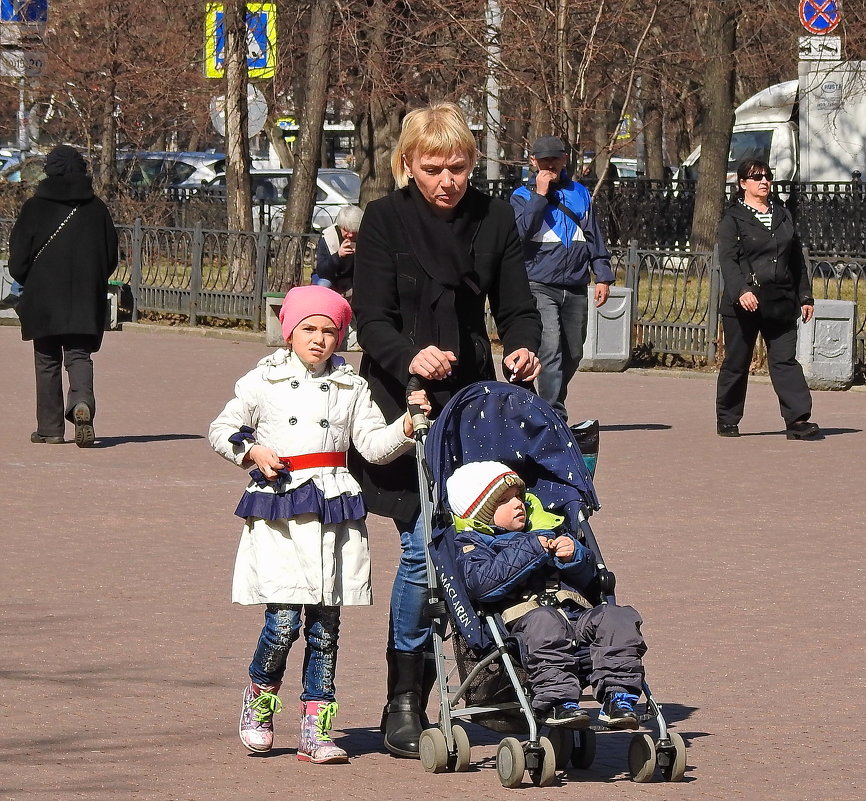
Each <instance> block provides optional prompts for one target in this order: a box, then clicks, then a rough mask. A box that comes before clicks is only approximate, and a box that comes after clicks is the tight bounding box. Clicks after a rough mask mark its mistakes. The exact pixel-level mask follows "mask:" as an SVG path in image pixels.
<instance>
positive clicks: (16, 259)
mask: <svg viewBox="0 0 866 801" xmlns="http://www.w3.org/2000/svg"><path fill="white" fill-rule="evenodd" d="M73 207H76V211H75V214H73V215H72V217H71V218H70V219H69V221H68V222H67V223H66V224H65V225H64V226H63V228H62V229H61V230H60V231H59V232H58V234H57V236H55V237H54V239H52V240H51V241H50V242H48V240H49V239H50V238H51V235H52V234H53V233H54V232H55V231H56V230H57V228H58V226H59V225H60V224H61V223H62V222H63V221H64V220H65V219H66V217H67V216H68V215H69V212H70V211H71V210H72V209H73ZM46 242H48V245H47V247H46V248H45V250H44V251H43V252H42V254H41V255H40V256H39V258H38V259H37V258H36V255H37V253H39V250H40V249H41V248H42V246H43V245H45V243H46ZM116 268H117V232H116V231H115V229H114V223H113V222H112V220H111V214H109V212H108V209H107V208H106V206H105V204H104V203H103V202H102V201H101V200H100V199H99V198H97V197H96V196H95V195H94V194H93V187H92V186H91V183H90V178H88V177H87V176H84V175H63V176H54V177H50V178H46V179H45V180H44V181H42V182H40V184H39V186H38V187H37V188H36V195H35V196H34V197H32V198H30V199H29V200H27V201H25V203H24V205H23V206H22V207H21V213H20V214H19V215H18V219H17V220H16V221H15V225H14V226H13V228H12V234H11V236H10V238H9V273H10V274H11V276H12V277H13V278H14V279H15V280H16V281H18V282H19V283H21V284H23V286H24V292H23V294H22V296H21V300H20V302H19V303H18V306H17V309H16V311H17V312H18V317H19V318H20V320H21V337H22V338H23V339H25V340H26V339H41V338H42V337H48V336H63V335H66V334H87V335H93V336H97V337H100V338H101V336H102V332H103V330H104V328H105V312H106V305H107V302H108V301H107V292H108V279H109V277H110V276H111V274H112V273H113V272H114V271H115V269H116Z"/></svg>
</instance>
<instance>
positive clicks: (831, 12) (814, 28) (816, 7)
mask: <svg viewBox="0 0 866 801" xmlns="http://www.w3.org/2000/svg"><path fill="white" fill-rule="evenodd" d="M839 20H840V17H839V7H838V5H837V4H836V0H800V22H802V23H803V27H804V28H805V29H806V30H807V31H809V33H818V34H822V33H830V31H832V30H834V29H835V28H836V26H837V25H838V24H839Z"/></svg>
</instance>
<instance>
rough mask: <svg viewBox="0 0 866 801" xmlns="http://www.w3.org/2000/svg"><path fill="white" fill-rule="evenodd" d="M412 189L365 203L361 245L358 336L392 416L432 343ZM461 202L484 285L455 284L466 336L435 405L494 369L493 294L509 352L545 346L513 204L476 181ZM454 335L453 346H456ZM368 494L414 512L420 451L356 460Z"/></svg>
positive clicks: (385, 506) (383, 509)
mask: <svg viewBox="0 0 866 801" xmlns="http://www.w3.org/2000/svg"><path fill="white" fill-rule="evenodd" d="M411 202H412V201H411V198H410V197H409V190H408V189H401V190H398V191H396V192H392V193H391V194H390V195H387V196H386V197H383V198H381V199H380V200H376V201H374V202H373V203H370V204H369V205H368V206H367V208H366V210H365V211H364V219H363V221H362V223H361V230H360V231H359V232H358V241H357V249H356V254H355V280H354V288H353V297H352V306H353V309H354V312H355V317H356V320H357V325H358V341H359V343H360V345H361V347H362V348H363V350H364V356H363V357H362V359H361V370H360V372H361V375H362V376H364V377H365V378H366V379H367V381H368V382H369V384H370V390H371V392H372V395H373V400H374V401H375V402H376V403H377V404H378V405H379V407H380V408H381V409H382V412H383V413H384V415H385V418H386V419H387V420H394V419H395V418H396V417H397V416H399V414H400V413H401V412H403V411H405V409H406V383H407V381H408V379H409V364H410V362H411V361H412V359H413V358H414V357H415V355H416V354H417V353H418V352H419V351H420V350H422V349H423V348H425V347H427V346H428V345H436V346H437V347H442V346H443V344H444V343H443V342H431V341H429V340H428V339H427V337H426V335H425V333H424V332H426V331H429V330H430V329H431V328H433V327H434V326H433V325H432V324H431V320H430V318H431V314H432V312H431V308H430V307H429V306H426V307H425V305H424V303H423V302H422V300H421V299H422V298H425V297H428V293H427V291H426V290H427V288H429V285H430V282H431V280H432V279H431V276H430V275H429V274H428V273H427V272H426V271H425V269H424V267H423V266H422V263H421V261H420V260H419V258H418V257H417V255H416V250H415V247H414V243H413V242H412V241H410V237H409V236H408V234H407V231H406V227H405V226H404V225H402V224H401V204H407V203H411ZM461 203H462V204H467V205H466V206H465V208H466V209H467V211H468V214H469V215H470V221H471V222H470V224H471V226H472V228H471V230H474V233H473V234H472V246H471V251H470V258H471V262H472V264H473V266H474V271H473V272H472V273H471V274H470V275H469V276H468V278H469V279H470V281H471V283H472V284H473V285H474V286H475V287H477V288H478V289H480V293H476V292H475V291H474V290H473V289H472V288H471V287H470V286H469V285H468V284H467V283H466V282H464V283H463V284H461V285H460V287H458V289H457V290H456V292H455V306H456V310H457V321H458V322H457V327H458V329H459V331H458V332H456V333H455V334H454V339H456V340H459V341H460V342H461V343H463V344H462V346H461V352H459V353H458V354H457V356H458V362H457V364H456V365H455V367H454V373H453V375H452V377H451V379H450V380H448V381H442V382H430V386H428V387H427V391H428V394H429V395H431V400H433V405H434V410H435V409H436V408H437V407H439V406H441V405H443V404H444V403H445V402H446V401H447V400H448V398H449V397H450V396H451V395H452V394H453V393H454V392H456V391H457V390H458V389H462V388H463V387H465V386H467V385H469V384H471V383H473V382H475V381H479V380H481V379H493V378H494V377H495V371H494V365H493V354H492V352H491V349H490V340H489V338H488V336H487V331H486V328H485V322H484V302H485V299H489V302H490V309H491V311H492V313H493V317H494V319H495V320H496V326H497V329H498V331H499V337H500V340H501V341H502V345H503V351H504V353H505V354H509V353H512V352H513V351H515V350H518V349H519V348H528V349H529V350H531V351H533V352H537V351H538V348H539V345H540V343H541V318H540V317H539V315H538V311H537V309H536V308H535V301H534V299H533V297H532V293H531V292H530V291H529V281H528V279H527V277H526V268H525V267H524V264H523V249H522V246H521V244H520V238H519V236H518V233H517V226H516V225H515V222H514V212H513V210H512V209H511V206H510V205H509V204H508V203H506V202H505V201H502V200H496V199H493V198H491V197H488V196H487V195H485V194H482V193H481V192H479V191H477V190H476V189H473V188H471V187H470V188H469V189H468V190H467V194H466V196H465V197H464V199H463V201H461ZM451 347H452V345H451V344H450V343H449V344H448V347H444V348H443V349H444V350H448V349H451ZM352 466H353V472H354V473H355V474H356V475H357V476H358V478H359V480H360V482H361V486H362V488H363V491H364V499H365V501H366V502H367V505H368V507H369V508H370V510H371V511H373V512H375V513H376V514H380V515H384V516H386V517H391V518H394V519H396V520H400V521H408V520H409V519H410V518H412V517H413V516H414V515H415V514H416V513H417V511H418V497H419V496H418V481H417V474H416V468H415V465H414V457H413V456H411V455H409V456H403V457H401V458H399V459H397V460H395V461H394V462H392V463H391V464H388V465H379V466H376V465H369V464H367V463H366V462H361V461H360V460H358V459H355V460H353V465H352Z"/></svg>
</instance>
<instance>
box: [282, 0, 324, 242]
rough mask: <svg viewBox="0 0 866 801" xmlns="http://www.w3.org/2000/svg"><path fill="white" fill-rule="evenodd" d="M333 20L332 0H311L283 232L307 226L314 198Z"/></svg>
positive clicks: (306, 228)
mask: <svg viewBox="0 0 866 801" xmlns="http://www.w3.org/2000/svg"><path fill="white" fill-rule="evenodd" d="M333 20H334V0H314V2H313V3H312V6H311V10H310V28H309V40H308V41H309V45H308V51H307V68H306V79H305V81H304V99H303V103H302V105H301V108H300V118H299V120H298V124H299V129H298V139H297V145H296V148H295V151H294V164H293V169H294V173H293V175H292V191H291V192H290V193H289V202H288V205H287V206H286V214H285V217H284V219H283V231H284V232H292V233H298V234H301V233H306V232H307V231H309V230H310V220H311V219H312V217H313V206H314V205H315V200H316V175H317V173H318V171H319V163H320V160H321V151H322V126H323V125H324V123H325V105H326V104H327V101H328V73H329V69H328V67H329V64H330V53H331V24H332V23H333Z"/></svg>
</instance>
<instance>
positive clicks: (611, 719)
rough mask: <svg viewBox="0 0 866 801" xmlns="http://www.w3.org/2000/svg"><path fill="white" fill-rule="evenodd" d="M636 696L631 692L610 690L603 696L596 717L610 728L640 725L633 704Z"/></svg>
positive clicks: (636, 699)
mask: <svg viewBox="0 0 866 801" xmlns="http://www.w3.org/2000/svg"><path fill="white" fill-rule="evenodd" d="M637 701H638V696H636V695H634V694H633V693H628V692H622V691H616V690H611V691H609V692H608V693H607V694H606V695H605V696H604V703H603V704H602V705H601V711H600V712H599V713H598V719H599V721H601V722H602V723H606V724H607V725H608V727H609V728H611V729H637V728H639V727H640V722H639V721H638V716H637V712H636V711H635V708H634V705H635V704H636V703H637Z"/></svg>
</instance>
